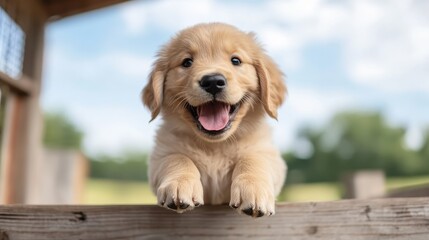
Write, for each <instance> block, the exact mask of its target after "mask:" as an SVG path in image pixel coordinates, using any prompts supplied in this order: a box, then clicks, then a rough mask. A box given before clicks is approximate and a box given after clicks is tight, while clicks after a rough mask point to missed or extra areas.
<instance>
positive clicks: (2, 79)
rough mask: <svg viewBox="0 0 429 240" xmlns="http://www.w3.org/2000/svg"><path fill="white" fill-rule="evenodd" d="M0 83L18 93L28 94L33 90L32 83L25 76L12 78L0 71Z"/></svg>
mask: <svg viewBox="0 0 429 240" xmlns="http://www.w3.org/2000/svg"><path fill="white" fill-rule="evenodd" d="M0 83H2V84H3V85H5V86H7V87H9V89H10V90H11V91H13V92H16V93H18V94H24V95H30V94H31V92H32V91H33V83H32V82H31V80H29V79H28V78H27V77H25V76H23V77H21V79H18V80H17V79H13V78H11V77H9V76H8V75H7V74H5V73H3V72H0Z"/></svg>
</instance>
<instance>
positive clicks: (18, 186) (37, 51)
mask: <svg viewBox="0 0 429 240" xmlns="http://www.w3.org/2000/svg"><path fill="white" fill-rule="evenodd" d="M13 4H15V5H14V8H15V14H17V15H16V16H12V17H13V18H14V19H15V21H16V22H17V23H18V24H19V25H20V26H21V28H22V29H23V31H24V32H25V34H26V36H25V39H26V41H25V53H24V63H23V79H26V80H25V81H27V80H28V81H31V84H30V85H29V84H25V86H27V87H28V86H31V87H30V88H31V91H30V90H29V92H31V94H22V93H20V92H16V91H14V88H10V90H11V91H10V94H8V96H7V100H6V101H7V106H6V119H5V126H4V129H5V132H4V135H3V141H2V151H1V152H2V163H1V164H2V169H1V170H2V173H1V177H2V179H1V190H2V194H1V202H2V203H30V202H31V199H29V197H28V196H30V192H32V191H37V188H36V187H34V186H37V176H36V174H43V173H40V170H39V169H38V166H39V161H40V149H41V129H42V121H41V120H42V115H41V111H40V106H39V95H40V86H41V76H42V64H43V38H44V27H45V22H46V16H45V14H44V11H43V8H42V6H41V5H40V2H39V1H26V0H16V1H13ZM6 10H7V9H6ZM18 14H19V15H18ZM16 81H21V79H18V80H16ZM30 183H31V184H30ZM30 186H32V187H30Z"/></svg>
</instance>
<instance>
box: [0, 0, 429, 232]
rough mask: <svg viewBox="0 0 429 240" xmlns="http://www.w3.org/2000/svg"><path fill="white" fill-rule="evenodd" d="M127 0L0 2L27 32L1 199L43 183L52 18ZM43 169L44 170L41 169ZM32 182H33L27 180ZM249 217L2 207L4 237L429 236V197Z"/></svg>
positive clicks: (16, 197)
mask: <svg viewBox="0 0 429 240" xmlns="http://www.w3.org/2000/svg"><path fill="white" fill-rule="evenodd" d="M123 1H124V0H31V1H28V0H0V7H1V9H2V11H5V12H6V13H7V14H8V16H10V18H11V19H12V20H13V21H14V22H15V23H16V24H17V25H18V26H19V27H20V29H22V32H23V33H24V34H25V44H24V51H23V52H24V57H23V62H22V69H20V70H21V72H20V74H18V75H16V76H15V75H14V76H11V75H10V74H7V73H6V72H1V71H0V84H1V89H2V99H3V98H4V95H5V94H6V102H7V106H6V119H5V126H4V130H5V131H4V132H3V136H2V146H1V158H2V162H1V171H2V172H1V189H0V190H1V201H2V203H31V202H32V201H34V199H32V196H34V194H32V193H34V191H40V189H38V188H37V187H34V186H38V184H40V181H42V180H41V179H43V178H41V177H40V175H38V174H43V173H44V171H42V169H41V166H43V164H42V163H41V161H43V158H42V157H41V156H42V154H43V152H42V148H41V127H42V126H41V124H42V123H41V112H40V107H39V95H40V89H41V72H42V62H43V45H44V35H43V33H44V28H45V25H46V24H47V23H49V22H50V21H55V20H57V19H60V18H63V17H66V16H70V15H74V14H78V13H82V12H85V11H89V10H93V9H97V8H101V7H105V6H108V5H112V4H115V3H119V2H123ZM43 170H44V169H43ZM30 183H31V184H30ZM276 211H277V214H276V215H275V216H273V217H267V218H260V219H251V218H249V217H248V216H240V215H238V214H237V213H236V212H235V211H233V210H231V209H229V207H227V206H204V207H201V208H198V209H196V210H194V211H192V212H189V213H184V214H176V213H173V212H171V211H168V210H165V209H162V208H160V207H157V206H64V205H63V206H34V205H29V206H28V205H27V206H26V205H1V206H0V239H2V240H6V239H7V240H13V239H24V240H25V239H31V240H33V239H103V240H105V239H107V240H108V239H171V238H173V237H174V238H182V239H210V238H217V237H222V238H229V239H249V238H253V239H428V236H429V198H401V199H378V200H374V199H373V200H344V201H338V202H326V203H289V204H279V205H277V209H276Z"/></svg>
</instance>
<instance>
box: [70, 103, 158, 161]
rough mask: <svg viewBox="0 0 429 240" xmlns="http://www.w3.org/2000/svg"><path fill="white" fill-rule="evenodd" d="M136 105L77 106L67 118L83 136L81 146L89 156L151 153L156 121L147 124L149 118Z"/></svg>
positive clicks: (137, 104) (156, 125)
mask: <svg viewBox="0 0 429 240" xmlns="http://www.w3.org/2000/svg"><path fill="white" fill-rule="evenodd" d="M140 105H141V104H139V103H138V101H136V104H134V105H133V106H131V107H124V106H114V105H105V106H102V107H100V106H91V105H79V106H76V107H74V108H72V109H70V114H71V115H73V116H79V118H77V119H76V121H77V124H78V125H79V126H81V127H82V128H83V130H84V132H85V140H84V146H85V147H86V150H87V151H89V153H90V154H95V153H110V154H118V153H120V152H121V151H122V150H123V149H126V148H130V147H131V148H142V147H144V149H145V150H149V149H151V147H152V146H153V139H154V135H155V131H156V128H157V127H158V125H159V121H155V122H152V123H150V124H149V122H148V119H149V116H148V114H147V113H146V111H145V110H144V109H143V107H142V106H140Z"/></svg>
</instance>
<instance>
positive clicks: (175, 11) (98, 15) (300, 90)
mask: <svg viewBox="0 0 429 240" xmlns="http://www.w3.org/2000/svg"><path fill="white" fill-rule="evenodd" d="M428 12H429V3H428V2H426V1H400V0H398V1H370V0H368V1H366V0H365V1H323V0H309V1H299V0H293V1H256V0H254V1H243V0H242V1H226V0H223V1H212V0H190V1H173V0H171V1H167V0H158V1H131V2H127V3H124V4H120V5H116V6H114V7H109V8H106V9H102V10H98V11H94V12H90V13H86V14H81V15H78V16H74V17H69V18H66V19H63V20H60V21H57V22H54V23H51V24H50V25H49V26H48V28H47V31H46V38H47V39H46V46H45V51H46V55H45V57H46V58H45V70H44V88H43V91H42V105H43V108H44V109H45V110H46V111H53V110H61V111H63V112H65V113H66V114H67V115H68V116H70V118H71V119H72V120H73V121H74V122H76V124H77V125H78V126H79V127H80V128H81V129H82V130H84V132H85V134H86V138H85V141H84V146H85V149H86V150H87V151H88V152H89V153H99V152H107V153H119V152H121V151H122V150H123V149H126V148H138V149H144V150H150V149H151V147H152V146H153V143H152V142H153V141H152V140H153V136H154V133H155V131H156V128H157V127H158V125H159V123H160V120H159V119H158V120H156V121H155V122H152V123H150V124H149V123H148V121H149V120H150V113H149V111H148V110H147V109H145V108H144V107H143V106H142V104H141V102H140V99H139V94H140V91H141V89H142V87H143V86H144V85H145V84H146V81H147V75H148V73H149V71H150V67H151V64H152V62H153V61H154V60H155V54H156V52H157V51H158V49H159V47H160V46H161V45H162V44H164V43H165V42H167V41H168V39H169V38H170V37H171V36H173V35H174V34H175V33H176V32H177V31H179V30H181V29H182V28H184V27H187V26H191V25H194V24H196V23H201V22H213V21H216V22H226V23H229V24H232V25H235V26H237V27H239V28H240V29H242V30H244V31H253V32H255V33H256V34H257V36H258V38H259V40H260V41H261V42H262V43H263V45H264V46H265V48H266V50H267V51H268V53H269V55H271V56H272V57H273V58H274V59H275V61H276V62H277V63H278V64H279V66H280V67H281V69H282V70H283V72H284V73H285V74H286V75H287V79H286V83H287V85H288V87H289V95H288V98H287V101H286V102H285V104H284V105H283V106H282V108H281V109H280V110H279V121H278V122H275V121H272V120H269V121H270V124H271V125H272V127H273V130H274V131H273V132H274V140H275V143H276V144H277V145H278V146H279V147H280V148H281V149H283V150H291V149H295V148H297V147H299V146H297V144H296V131H297V130H298V129H299V128H300V127H302V126H304V125H308V124H311V125H316V126H321V125H323V124H324V123H325V122H326V121H328V120H329V118H330V117H331V116H332V115H333V114H334V113H336V112H337V111H341V110H350V109H370V110H378V111H381V112H382V113H383V114H384V115H385V116H386V117H387V118H388V120H389V122H390V123H391V124H395V125H401V126H403V127H405V128H406V129H407V144H408V145H409V146H410V147H418V145H419V143H420V141H421V132H422V130H423V129H424V128H425V127H426V126H429V111H428V110H427V109H428V105H429V79H428V76H429V45H428V44H427V43H428V42H429V15H428V14H427V13H428Z"/></svg>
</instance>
